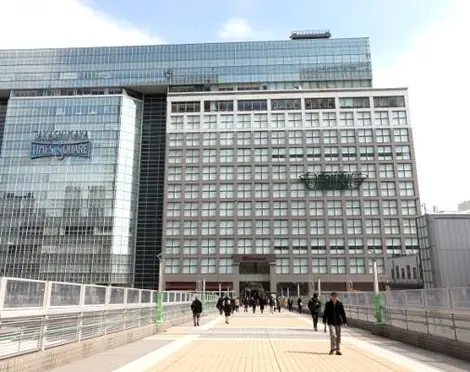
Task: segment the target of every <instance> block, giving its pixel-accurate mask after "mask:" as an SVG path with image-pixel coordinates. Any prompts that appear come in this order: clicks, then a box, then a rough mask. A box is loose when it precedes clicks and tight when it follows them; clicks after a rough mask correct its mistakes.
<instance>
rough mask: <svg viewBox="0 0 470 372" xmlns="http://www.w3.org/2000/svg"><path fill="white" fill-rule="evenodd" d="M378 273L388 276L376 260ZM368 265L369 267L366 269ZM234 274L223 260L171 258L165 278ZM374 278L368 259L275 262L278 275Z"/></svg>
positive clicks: (371, 265) (278, 260) (371, 264)
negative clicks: (360, 275) (344, 275)
mask: <svg viewBox="0 0 470 372" xmlns="http://www.w3.org/2000/svg"><path fill="white" fill-rule="evenodd" d="M376 262H377V271H378V273H379V274H383V273H384V272H385V265H384V260H383V259H380V258H379V259H377V260H376ZM366 264H367V267H366ZM179 273H182V274H198V273H201V274H216V273H220V274H233V260H232V259H230V258H220V259H219V262H218V265H217V260H216V259H215V258H203V259H201V260H198V259H196V258H183V259H179V258H168V259H166V260H165V274H179ZM348 273H349V274H372V273H373V260H372V259H366V258H362V257H361V258H359V257H357V258H349V259H348V260H347V259H346V258H312V261H311V266H310V268H309V263H308V259H307V258H294V259H288V258H278V259H276V274H348Z"/></svg>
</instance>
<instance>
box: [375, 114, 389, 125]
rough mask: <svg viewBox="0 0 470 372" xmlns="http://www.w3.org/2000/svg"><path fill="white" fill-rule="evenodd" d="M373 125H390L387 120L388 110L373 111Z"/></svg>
mask: <svg viewBox="0 0 470 372" xmlns="http://www.w3.org/2000/svg"><path fill="white" fill-rule="evenodd" d="M375 125H377V126H388V125H390V122H389V120H388V111H376V112H375Z"/></svg>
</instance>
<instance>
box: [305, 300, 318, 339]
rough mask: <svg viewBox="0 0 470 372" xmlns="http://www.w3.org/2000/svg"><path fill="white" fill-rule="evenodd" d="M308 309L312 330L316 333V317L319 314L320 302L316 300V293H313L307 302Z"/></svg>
mask: <svg viewBox="0 0 470 372" xmlns="http://www.w3.org/2000/svg"><path fill="white" fill-rule="evenodd" d="M307 306H308V309H309V310H310V313H311V314H312V318H313V329H314V330H315V332H316V331H318V315H319V314H320V310H321V301H320V300H319V299H318V293H314V294H313V297H312V298H311V299H310V301H309V302H308V305H307Z"/></svg>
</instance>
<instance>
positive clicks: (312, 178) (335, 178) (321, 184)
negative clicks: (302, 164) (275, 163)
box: [299, 172, 367, 190]
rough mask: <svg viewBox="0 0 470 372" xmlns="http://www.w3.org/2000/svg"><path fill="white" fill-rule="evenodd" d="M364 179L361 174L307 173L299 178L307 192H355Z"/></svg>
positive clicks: (364, 176) (365, 176) (363, 175)
mask: <svg viewBox="0 0 470 372" xmlns="http://www.w3.org/2000/svg"><path fill="white" fill-rule="evenodd" d="M366 178H367V175H365V174H362V173H361V172H352V173H348V172H320V173H312V172H308V173H305V174H303V175H301V176H299V179H300V181H302V182H303V183H304V184H305V186H306V187H307V188H308V189H309V190H356V189H358V188H359V187H360V186H361V185H362V183H363V182H364V180H365V179H366Z"/></svg>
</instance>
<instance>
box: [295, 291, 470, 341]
mask: <svg viewBox="0 0 470 372" xmlns="http://www.w3.org/2000/svg"><path fill="white" fill-rule="evenodd" d="M338 298H339V299H340V300H341V302H342V303H343V305H344V307H345V310H346V313H347V316H348V317H349V318H350V319H357V320H362V321H366V322H372V323H378V324H385V325H388V326H391V327H396V328H401V329H405V330H409V331H415V332H421V333H425V334H428V335H434V336H439V337H444V338H448V339H452V340H455V341H461V342H467V343H470V287H465V288H436V289H434V288H433V289H413V290H404V291H385V292H381V293H380V305H379V308H377V303H376V301H375V295H374V293H373V292H339V293H338ZM328 299H329V294H322V296H321V300H322V302H323V304H324V303H325V302H326V301H328ZM308 300H309V298H308V297H302V302H303V304H304V309H306V310H307V311H308V309H307V304H308ZM294 306H295V307H296V308H297V303H296V302H294Z"/></svg>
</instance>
